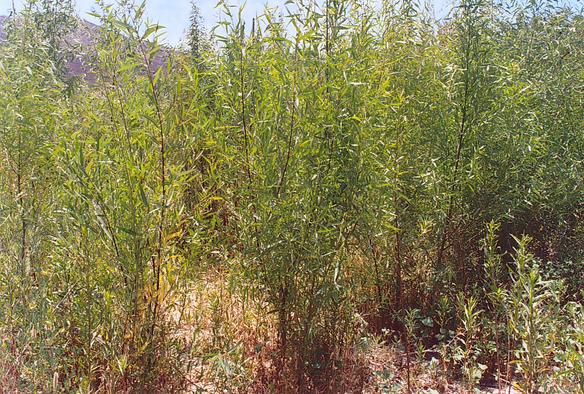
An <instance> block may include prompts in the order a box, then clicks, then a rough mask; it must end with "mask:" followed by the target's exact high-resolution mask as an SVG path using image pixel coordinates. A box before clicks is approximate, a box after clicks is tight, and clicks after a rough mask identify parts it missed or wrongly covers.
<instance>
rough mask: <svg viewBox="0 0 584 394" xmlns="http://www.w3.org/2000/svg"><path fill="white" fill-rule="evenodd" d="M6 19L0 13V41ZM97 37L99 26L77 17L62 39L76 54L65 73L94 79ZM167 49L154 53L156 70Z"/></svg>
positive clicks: (166, 54) (166, 53) (3, 38)
mask: <svg viewBox="0 0 584 394" xmlns="http://www.w3.org/2000/svg"><path fill="white" fill-rule="evenodd" d="M7 19H8V17H7V16H4V15H0V43H1V42H2V41H4V40H6V32H5V31H4V24H5V22H6V20H7ZM98 37H99V26H98V25H96V24H94V23H91V22H89V21H87V20H84V19H79V20H78V23H77V27H76V28H75V30H74V31H73V32H71V33H70V34H68V35H67V36H66V37H65V39H64V40H63V45H64V46H68V47H70V48H71V49H73V51H72V52H73V53H75V54H76V56H74V57H73V58H72V59H69V60H68V61H67V66H66V67H67V73H68V74H69V75H71V76H83V77H84V78H85V80H87V81H88V82H89V83H94V82H95V80H96V76H95V74H94V73H93V72H92V63H93V62H92V57H93V55H94V54H95V47H96V45H97V40H98ZM168 54H169V50H168V49H167V48H163V49H162V50H161V51H160V53H158V54H157V55H156V57H155V58H154V61H153V66H154V67H153V68H154V70H157V69H158V68H159V67H160V66H161V65H162V64H163V62H164V59H165V58H166V57H167V56H168Z"/></svg>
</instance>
